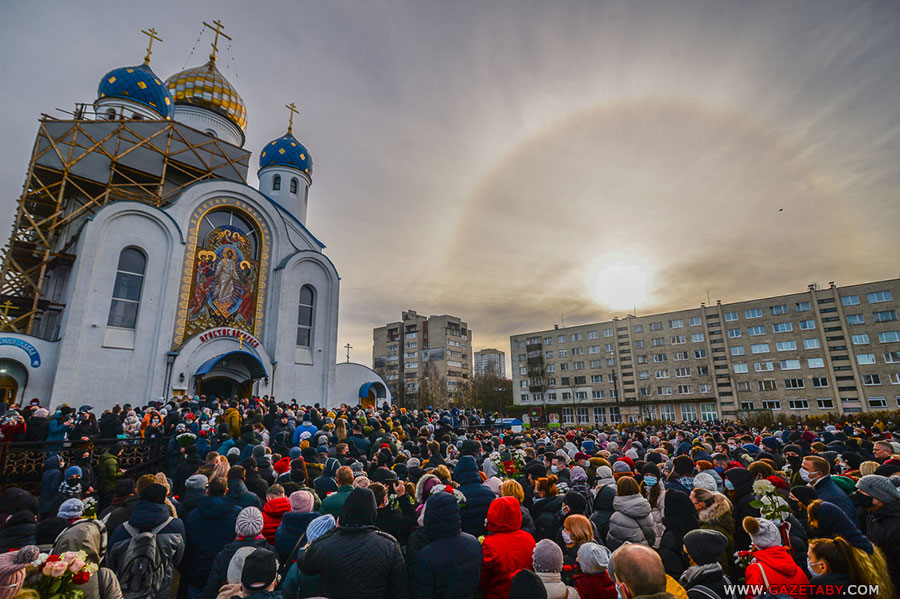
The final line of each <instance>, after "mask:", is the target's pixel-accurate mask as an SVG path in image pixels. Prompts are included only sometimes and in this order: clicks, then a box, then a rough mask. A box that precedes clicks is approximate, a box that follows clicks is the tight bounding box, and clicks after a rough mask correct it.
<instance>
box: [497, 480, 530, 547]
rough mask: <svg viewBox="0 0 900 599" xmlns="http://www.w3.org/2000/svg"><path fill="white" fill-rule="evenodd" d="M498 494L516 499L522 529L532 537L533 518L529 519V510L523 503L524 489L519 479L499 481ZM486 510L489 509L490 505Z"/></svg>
mask: <svg viewBox="0 0 900 599" xmlns="http://www.w3.org/2000/svg"><path fill="white" fill-rule="evenodd" d="M500 496H501V497H514V498H515V499H516V501H518V502H519V507H520V510H521V512H522V530H524V531H525V532H527V533H528V534H530V535H531V536H532V537H533V536H534V535H535V529H534V520H532V519H531V512H529V511H528V509H527V508H526V507H525V505H524V504H523V502H524V501H525V490H524V489H523V488H522V485H521V484H519V481H517V480H513V479H511V478H508V479H506V480H505V481H503V482H502V483H500ZM488 510H490V507H489V508H488Z"/></svg>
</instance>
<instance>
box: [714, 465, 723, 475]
mask: <svg viewBox="0 0 900 599" xmlns="http://www.w3.org/2000/svg"><path fill="white" fill-rule="evenodd" d="M713 470H715V471H716V472H718V473H719V475H720V476H721V475H722V474H725V468H722V467H721V466H716V467H715V468H713Z"/></svg>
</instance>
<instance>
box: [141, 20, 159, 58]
mask: <svg viewBox="0 0 900 599" xmlns="http://www.w3.org/2000/svg"><path fill="white" fill-rule="evenodd" d="M141 33H143V34H144V35H146V36H147V37H149V38H150V41H149V42H148V43H147V56H145V57H144V64H150V55H151V54H153V40H156V41H158V42H161V41H162V38H161V37H159V36H157V35H156V29H154V28H153V27H151V28H150V29H149V30H148V29H141Z"/></svg>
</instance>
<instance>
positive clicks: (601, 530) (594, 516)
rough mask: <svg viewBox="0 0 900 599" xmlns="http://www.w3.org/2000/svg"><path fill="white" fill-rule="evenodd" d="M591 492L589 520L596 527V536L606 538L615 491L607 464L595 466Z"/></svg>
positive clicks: (611, 473)
mask: <svg viewBox="0 0 900 599" xmlns="http://www.w3.org/2000/svg"><path fill="white" fill-rule="evenodd" d="M600 459H602V458H600ZM592 492H593V493H594V504H593V510H592V512H591V518H590V520H591V522H593V523H594V526H596V527H597V534H598V537H599V538H600V539H606V535H607V534H609V519H610V518H611V517H612V515H613V512H614V511H615V510H614V509H613V501H615V499H616V493H617V487H616V479H615V478H614V477H613V472H612V469H610V467H609V466H605V465H601V466H598V467H597V469H596V478H595V481H594V489H593V491H592Z"/></svg>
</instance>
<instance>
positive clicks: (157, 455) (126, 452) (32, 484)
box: [0, 437, 169, 491]
mask: <svg viewBox="0 0 900 599" xmlns="http://www.w3.org/2000/svg"><path fill="white" fill-rule="evenodd" d="M168 442H169V439H168V438H165V437H158V438H155V439H93V440H91V441H77V442H70V441H64V442H49V443H48V442H46V441H28V442H19V443H4V444H2V445H0V489H5V488H6V487H21V488H23V489H26V490H28V491H36V490H37V489H39V488H40V483H41V476H42V475H43V473H44V462H45V461H46V460H47V458H48V457H49V456H50V455H51V454H53V453H57V454H59V455H61V456H62V457H63V459H64V460H65V463H66V464H72V463H73V461H74V460H75V458H80V457H81V456H83V455H84V452H85V451H90V453H91V465H92V466H93V467H94V468H95V469H96V468H98V467H99V464H100V456H101V455H103V453H104V452H105V451H106V450H107V449H109V448H110V447H112V446H114V445H116V444H118V443H122V444H123V447H124V449H123V450H122V455H120V456H119V467H120V468H123V469H124V470H125V471H126V474H127V475H128V476H129V477H130V478H135V477H137V476H139V475H141V474H145V473H148V472H150V473H153V472H158V471H160V470H165V467H166V447H167V446H168Z"/></svg>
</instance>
